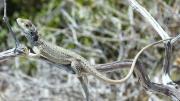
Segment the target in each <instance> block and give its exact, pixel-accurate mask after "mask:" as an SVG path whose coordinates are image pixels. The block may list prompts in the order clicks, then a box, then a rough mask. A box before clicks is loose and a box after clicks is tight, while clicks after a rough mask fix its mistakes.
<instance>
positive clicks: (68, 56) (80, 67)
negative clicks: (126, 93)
mask: <svg viewBox="0 0 180 101" xmlns="http://www.w3.org/2000/svg"><path fill="white" fill-rule="evenodd" d="M16 21H17V24H18V26H19V27H20V29H21V31H22V32H23V33H24V35H25V37H26V38H27V40H28V41H29V42H30V44H31V47H32V49H33V51H34V53H31V52H29V51H27V54H28V55H29V56H32V57H38V56H42V57H44V58H46V59H47V60H48V61H50V62H53V63H55V64H62V65H70V66H71V67H72V69H73V70H74V71H75V74H77V77H78V79H79V81H80V83H81V85H82V88H83V90H84V92H85V96H86V100H87V101H89V91H88V88H87V75H86V74H85V73H84V74H83V72H86V73H89V74H90V75H93V76H95V77H97V78H98V79H100V80H103V81H104V82H107V83H110V84H120V83H123V82H125V81H126V80H127V79H128V78H129V77H130V76H131V74H132V72H133V70H134V67H135V64H134V65H132V66H131V68H130V70H129V72H128V74H127V75H126V77H124V78H122V79H120V80H113V79H110V78H107V77H106V76H104V75H103V74H101V73H100V72H98V71H97V70H96V69H95V68H94V65H92V64H90V62H88V61H87V60H86V59H85V58H84V57H82V56H81V55H79V54H77V53H75V52H73V51H70V50H68V49H65V48H63V47H60V46H57V45H54V44H52V43H49V42H47V41H45V40H43V39H42V38H41V37H40V35H39V33H38V31H37V28H36V26H35V25H34V24H33V23H32V22H31V21H30V20H28V19H23V18H17V19H16ZM162 41H163V40H161V42H162ZM158 43H159V42H158Z"/></svg>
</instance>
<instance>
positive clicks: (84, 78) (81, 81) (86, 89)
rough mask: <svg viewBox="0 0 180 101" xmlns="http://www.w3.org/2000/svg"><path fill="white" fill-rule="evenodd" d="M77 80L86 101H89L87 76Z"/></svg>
mask: <svg viewBox="0 0 180 101" xmlns="http://www.w3.org/2000/svg"><path fill="white" fill-rule="evenodd" d="M78 79H79V81H80V83H81V86H82V88H83V91H84V95H85V97H86V101H90V99H89V89H88V79H87V76H79V77H78Z"/></svg>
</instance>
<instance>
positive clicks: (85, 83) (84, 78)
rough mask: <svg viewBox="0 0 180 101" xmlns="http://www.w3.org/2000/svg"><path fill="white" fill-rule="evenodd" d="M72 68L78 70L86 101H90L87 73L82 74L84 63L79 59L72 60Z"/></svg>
mask: <svg viewBox="0 0 180 101" xmlns="http://www.w3.org/2000/svg"><path fill="white" fill-rule="evenodd" d="M71 67H72V69H73V70H74V71H75V72H76V74H77V76H78V79H79V81H80V83H81V86H82V88H83V91H84V94H85V97H86V101H89V89H88V79H87V76H86V74H82V65H81V63H80V62H79V61H78V60H73V61H72V62H71Z"/></svg>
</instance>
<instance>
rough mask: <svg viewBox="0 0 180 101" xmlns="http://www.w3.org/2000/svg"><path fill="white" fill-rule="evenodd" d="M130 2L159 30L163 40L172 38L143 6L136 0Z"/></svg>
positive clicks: (129, 0)
mask: <svg viewBox="0 0 180 101" xmlns="http://www.w3.org/2000/svg"><path fill="white" fill-rule="evenodd" d="M128 2H129V4H130V6H132V7H133V8H134V9H135V10H136V11H138V12H139V13H140V14H141V15H142V16H143V17H144V18H145V19H146V20H147V21H148V22H149V23H150V24H151V25H152V27H153V28H154V29H155V30H156V31H157V32H158V34H159V35H160V36H161V38H162V39H163V40H164V39H168V38H170V37H169V35H168V34H167V33H166V32H165V31H164V30H163V29H162V27H161V26H160V25H159V24H158V23H157V21H156V20H155V19H154V18H153V17H152V16H151V14H150V13H149V12H148V11H147V10H146V9H145V8H144V7H142V6H141V5H140V4H139V3H138V2H137V1H135V0H128Z"/></svg>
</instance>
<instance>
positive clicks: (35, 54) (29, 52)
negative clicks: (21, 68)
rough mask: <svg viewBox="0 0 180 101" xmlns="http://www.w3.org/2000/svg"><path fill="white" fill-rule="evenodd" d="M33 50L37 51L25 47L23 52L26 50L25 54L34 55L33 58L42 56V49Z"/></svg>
mask: <svg viewBox="0 0 180 101" xmlns="http://www.w3.org/2000/svg"><path fill="white" fill-rule="evenodd" d="M33 51H34V52H35V53H32V52H31V51H30V50H29V49H28V48H27V47H26V48H24V49H23V52H24V54H25V56H28V57H33V58H38V57H40V51H39V50H37V49H33Z"/></svg>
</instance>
